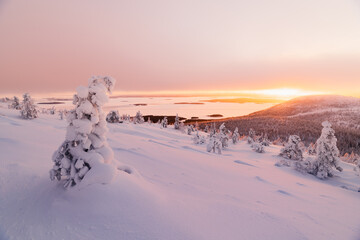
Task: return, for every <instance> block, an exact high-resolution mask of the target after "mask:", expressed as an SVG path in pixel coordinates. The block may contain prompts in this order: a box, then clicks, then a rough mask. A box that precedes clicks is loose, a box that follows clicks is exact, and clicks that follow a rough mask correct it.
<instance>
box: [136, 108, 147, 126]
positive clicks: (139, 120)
mask: <svg viewBox="0 0 360 240" xmlns="http://www.w3.org/2000/svg"><path fill="white" fill-rule="evenodd" d="M144 121H145V120H144V118H143V116H142V114H141V112H140V111H137V112H136V115H135V117H134V124H141V123H144Z"/></svg>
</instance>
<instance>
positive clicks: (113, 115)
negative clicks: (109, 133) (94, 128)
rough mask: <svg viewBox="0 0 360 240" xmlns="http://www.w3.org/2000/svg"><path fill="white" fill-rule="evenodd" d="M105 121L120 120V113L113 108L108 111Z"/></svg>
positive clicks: (114, 121)
mask: <svg viewBox="0 0 360 240" xmlns="http://www.w3.org/2000/svg"><path fill="white" fill-rule="evenodd" d="M106 121H107V122H108V123H119V122H120V115H119V111H117V110H115V111H110V112H109V113H108V114H107V115H106Z"/></svg>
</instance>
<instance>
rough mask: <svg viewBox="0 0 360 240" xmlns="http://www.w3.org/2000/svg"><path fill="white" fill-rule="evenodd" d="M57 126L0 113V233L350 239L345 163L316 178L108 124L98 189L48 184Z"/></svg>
mask: <svg viewBox="0 0 360 240" xmlns="http://www.w3.org/2000/svg"><path fill="white" fill-rule="evenodd" d="M66 125H67V124H66V122H65V121H61V120H58V119H57V118H56V116H51V115H40V118H39V119H34V120H22V119H20V118H19V113H18V112H17V111H13V110H8V109H0V161H1V162H0V239H1V240H3V239H4V240H8V239H36V240H43V239H46V240H48V239H77V240H78V239H86V240H89V239H147V240H148V239H166V240H169V239H196V240H198V239H206V240H208V239H354V240H355V239H359V238H360V193H359V192H357V191H356V190H357V189H358V188H359V186H360V177H359V176H357V175H356V174H355V173H354V172H353V171H352V165H349V164H346V163H342V167H343V168H344V169H345V170H344V172H342V173H337V174H336V176H335V177H334V178H333V179H329V180H325V181H322V180H318V179H316V178H315V177H313V176H310V175H303V174H301V173H298V172H295V171H294V170H292V169H290V168H286V167H282V168H279V167H276V166H274V164H275V162H276V161H278V160H279V157H278V156H277V154H278V153H279V147H277V146H270V147H267V148H266V153H263V154H259V153H255V152H253V151H252V150H251V148H250V147H249V145H248V144H246V143H245V142H240V143H239V144H238V145H232V144H230V147H229V148H228V149H227V150H224V151H223V154H222V155H217V154H210V153H207V152H206V151H205V148H206V147H205V146H204V145H194V144H193V143H192V141H191V137H190V136H188V135H185V134H182V133H181V132H180V131H176V130H174V129H172V127H171V126H170V128H168V129H160V127H159V125H156V124H154V125H151V126H149V125H148V124H141V125H133V124H116V125H115V124H113V125H110V126H109V128H110V132H109V134H108V141H109V144H110V146H111V147H112V148H113V150H114V153H115V159H116V162H115V163H114V164H115V166H116V168H117V169H118V170H117V174H116V176H115V178H114V179H113V181H112V182H111V183H110V184H107V185H100V184H93V185H88V186H85V185H80V186H79V187H75V188H72V189H70V190H64V189H63V187H62V185H61V184H58V183H55V182H51V181H50V179H49V169H50V168H51V167H52V162H51V156H52V153H53V152H54V151H55V150H56V149H57V147H58V146H59V145H60V144H61V142H62V141H63V139H64V135H65V128H66Z"/></svg>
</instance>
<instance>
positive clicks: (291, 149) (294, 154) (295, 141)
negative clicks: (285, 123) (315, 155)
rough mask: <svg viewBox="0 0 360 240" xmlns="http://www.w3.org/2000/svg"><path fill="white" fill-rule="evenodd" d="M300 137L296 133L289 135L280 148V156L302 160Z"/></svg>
mask: <svg viewBox="0 0 360 240" xmlns="http://www.w3.org/2000/svg"><path fill="white" fill-rule="evenodd" d="M300 143H301V139H300V137H299V136H297V135H290V137H289V140H288V142H287V143H286V144H285V147H284V148H282V149H281V150H280V156H282V157H284V158H288V159H291V160H297V161H301V160H303V153H302V150H301V148H300Z"/></svg>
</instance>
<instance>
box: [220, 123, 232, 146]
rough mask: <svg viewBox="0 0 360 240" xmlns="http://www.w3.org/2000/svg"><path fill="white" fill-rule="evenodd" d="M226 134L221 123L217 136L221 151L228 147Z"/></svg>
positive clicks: (226, 131)
mask: <svg viewBox="0 0 360 240" xmlns="http://www.w3.org/2000/svg"><path fill="white" fill-rule="evenodd" d="M227 133H228V130H227V129H226V127H225V123H222V124H221V125H220V127H219V136H218V138H219V140H220V142H221V146H222V148H223V149H224V148H226V147H228V146H229V144H228V141H229V137H228V135H227Z"/></svg>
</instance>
